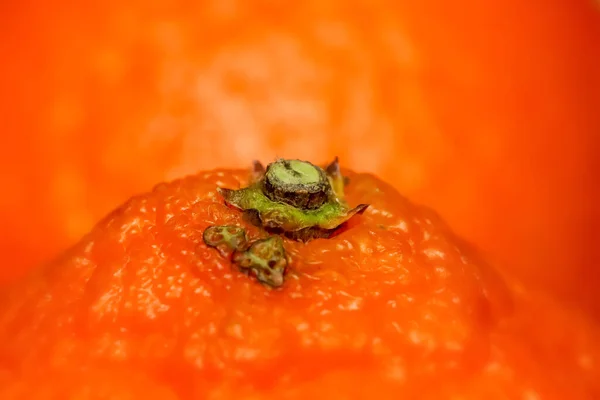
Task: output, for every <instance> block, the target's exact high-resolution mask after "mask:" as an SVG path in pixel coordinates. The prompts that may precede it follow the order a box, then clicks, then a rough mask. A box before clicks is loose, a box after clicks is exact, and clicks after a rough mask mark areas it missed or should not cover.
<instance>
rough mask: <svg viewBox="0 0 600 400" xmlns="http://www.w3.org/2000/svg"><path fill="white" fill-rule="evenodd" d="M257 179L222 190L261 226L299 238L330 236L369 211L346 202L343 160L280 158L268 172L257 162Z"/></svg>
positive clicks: (230, 200) (227, 201)
mask: <svg viewBox="0 0 600 400" xmlns="http://www.w3.org/2000/svg"><path fill="white" fill-rule="evenodd" d="M252 176H253V179H252V182H251V183H250V185H249V186H248V187H245V188H241V189H238V190H234V189H226V188H218V189H217V190H218V192H219V193H220V194H221V195H222V196H223V198H224V199H225V202H226V203H227V204H229V205H231V206H233V207H235V208H238V209H240V210H242V211H244V212H245V213H246V215H247V216H248V217H250V218H251V219H252V220H253V222H254V223H255V224H257V225H260V226H262V227H263V228H265V229H266V230H269V231H271V232H275V233H283V234H285V235H286V236H288V237H291V238H293V239H296V240H301V241H308V240H310V239H313V238H317V237H329V236H331V234H333V232H334V231H335V230H336V229H337V228H339V227H340V226H341V225H342V224H344V223H345V222H347V221H349V220H350V219H351V218H352V217H354V216H355V215H357V214H361V213H362V212H364V211H365V209H366V208H367V207H368V204H360V205H358V206H356V207H354V208H350V207H349V206H348V204H347V203H346V201H345V199H344V186H345V185H346V183H347V180H346V179H345V178H344V177H343V176H342V174H341V172H340V167H339V163H338V159H337V158H336V159H335V160H334V161H333V162H332V163H331V164H329V165H328V166H327V167H326V168H321V167H318V166H316V165H313V164H311V163H310V162H308V161H300V160H285V159H280V160H277V161H275V162H273V163H271V164H269V165H268V166H267V167H266V168H264V167H263V166H262V164H260V163H259V162H255V163H254V168H253V175H252Z"/></svg>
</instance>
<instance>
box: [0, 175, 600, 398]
mask: <svg viewBox="0 0 600 400" xmlns="http://www.w3.org/2000/svg"><path fill="white" fill-rule="evenodd" d="M348 174H349V177H350V185H349V186H348V187H347V189H346V192H347V199H348V201H349V203H351V204H352V205H356V204H359V203H367V204H370V206H369V208H368V209H367V210H366V211H365V212H364V214H362V215H361V216H359V217H356V219H353V220H351V221H350V223H349V225H348V226H347V227H345V228H343V229H342V230H341V231H339V232H338V234H336V235H335V236H334V237H332V238H329V239H316V240H313V241H310V242H308V243H306V244H304V243H300V242H294V241H291V240H287V239H286V240H285V244H284V246H285V247H286V250H287V252H288V253H289V254H290V256H291V263H290V265H289V266H288V271H287V273H286V278H285V282H284V284H283V286H281V287H280V288H277V289H271V288H268V287H266V286H262V285H260V284H259V283H257V282H256V281H255V280H254V279H253V278H252V277H249V276H246V275H244V274H242V273H241V272H239V271H238V270H237V269H235V268H233V267H232V266H231V265H230V264H229V262H228V261H227V260H225V259H224V258H222V257H221V256H220V255H219V253H218V252H217V251H216V250H215V249H212V248H209V247H207V246H206V245H205V244H204V243H203V239H202V235H203V231H204V229H205V228H207V227H208V226H210V225H214V224H217V225H238V226H243V227H246V228H247V229H248V232H249V235H250V236H251V237H256V236H257V235H258V234H259V230H258V229H257V228H254V227H252V226H249V225H247V223H246V222H245V220H244V219H242V218H241V213H240V212H239V211H237V210H234V209H232V208H230V207H227V206H226V205H225V204H224V203H223V200H222V199H221V198H220V197H219V196H218V195H217V193H216V187H217V185H219V186H224V187H230V188H236V187H238V186H239V185H240V184H245V183H246V181H247V175H248V171H247V170H235V171H230V170H214V171H209V172H203V173H199V174H197V175H194V176H190V177H187V178H184V179H181V180H177V181H174V182H172V183H166V184H160V185H158V186H156V187H155V189H154V190H153V191H152V192H151V193H148V194H143V195H140V196H137V197H134V198H132V199H131V200H129V201H128V202H126V203H125V204H124V205H123V206H121V207H120V208H119V209H117V210H115V211H114V212H112V213H111V214H110V215H109V216H107V217H106V218H105V219H104V220H103V221H102V222H100V223H99V224H98V225H96V227H95V228H94V229H93V230H92V231H91V232H90V233H89V234H88V235H86V236H85V237H84V238H83V239H82V240H81V241H80V242H79V243H78V244H76V245H75V246H74V247H73V248H72V249H71V250H69V251H68V252H66V253H65V254H64V255H62V256H61V257H60V258H59V259H57V260H56V261H54V262H53V263H51V264H49V265H46V266H45V267H43V268H41V269H37V270H35V271H33V272H32V274H31V275H30V276H29V277H28V278H27V279H25V280H22V281H20V282H19V283H17V284H15V285H12V286H11V287H10V289H9V290H8V291H6V290H5V291H2V292H1V293H2V301H1V303H0V361H1V362H0V397H1V398H2V399H6V400H11V399H31V400H34V399H67V398H69V399H108V398H110V399H134V398H135V399H137V398H149V399H193V398H206V399H229V398H232V399H233V398H243V399H250V398H252V399H259V398H260V399H270V398H273V399H281V398H289V399H294V398H307V397H308V396H312V397H314V398H317V399H319V398H323V399H326V398H347V399H363V398H364V399H366V398H383V399H396V398H421V399H445V398H448V399H450V398H452V399H456V398H461V399H481V398H485V399H506V398H509V399H513V398H514V399H523V398H525V399H566V398H569V399H593V398H598V396H600V385H599V382H600V380H599V379H598V378H599V376H598V371H599V369H598V362H599V360H600V347H599V345H598V343H597V340H596V339H597V338H598V333H599V332H598V329H597V326H595V325H593V324H592V323H590V322H589V321H588V320H586V317H585V316H583V315H579V314H578V313H576V312H572V311H570V310H568V309H567V308H564V307H563V306H561V305H560V304H558V303H556V302H553V301H551V300H549V299H547V298H545V297H543V296H541V295H538V294H536V293H535V292H534V291H528V290H525V289H524V288H522V287H521V286H519V285H517V284H516V283H515V281H514V280H513V279H512V278H510V277H504V276H502V274H498V273H497V271H495V270H494V268H493V267H491V266H490V265H488V264H486V263H485V262H484V261H483V260H482V258H481V257H480V256H478V254H477V252H476V250H474V249H473V248H472V247H471V246H469V245H468V244H466V243H465V242H464V241H462V240H461V239H459V238H458V237H457V236H456V235H454V234H453V233H452V232H451V231H450V230H449V228H448V227H447V226H446V225H445V224H444V222H443V221H442V220H441V219H440V218H439V217H438V216H437V215H436V214H435V213H434V212H433V211H431V210H430V209H427V208H424V207H420V206H416V205H414V204H412V203H411V202H410V201H408V200H407V199H406V198H405V197H403V196H401V195H400V194H399V193H398V192H397V191H395V190H394V189H393V188H392V187H391V186H389V185H387V184H385V183H383V182H382V181H381V180H379V179H377V178H376V177H374V176H373V175H369V174H354V173H348Z"/></svg>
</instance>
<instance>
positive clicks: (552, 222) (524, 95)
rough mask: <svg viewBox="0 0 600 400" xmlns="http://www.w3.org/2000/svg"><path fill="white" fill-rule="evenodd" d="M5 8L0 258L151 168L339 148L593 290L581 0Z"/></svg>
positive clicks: (49, 249) (27, 246)
mask: <svg viewBox="0 0 600 400" xmlns="http://www.w3.org/2000/svg"><path fill="white" fill-rule="evenodd" d="M2 7H3V8H2V10H4V12H2V13H1V14H0V15H1V16H0V18H2V24H1V25H2V28H1V29H2V30H3V31H2V32H3V33H4V35H3V37H4V38H5V40H3V41H2V43H0V49H1V50H2V54H7V55H8V56H7V57H5V62H3V63H2V64H1V65H0V80H1V85H0V86H2V87H4V88H6V90H5V91H4V92H3V93H4V94H5V96H4V97H3V99H2V100H1V103H2V107H1V108H2V112H3V113H5V114H6V115H5V116H3V121H4V123H5V124H6V126H8V129H7V130H6V131H7V132H10V133H14V135H12V136H11V137H13V136H14V139H11V145H9V146H1V148H0V152H1V155H2V157H0V166H1V167H2V168H0V170H2V171H3V175H2V181H3V185H4V186H3V187H4V188H5V191H6V193H10V196H2V198H1V199H0V202H1V203H0V222H1V223H0V226H2V229H1V230H0V244H1V245H2V246H3V250H4V254H6V256H5V257H6V258H5V261H6V262H5V268H3V269H2V270H1V272H0V279H4V280H9V279H11V278H14V277H15V276H17V275H20V274H22V273H24V272H25V271H26V269H27V268H28V267H30V266H32V265H34V264H37V263H40V262H42V261H44V260H46V259H48V258H49V257H51V256H53V255H55V254H57V253H58V252H59V251H60V250H61V249H63V248H65V247H67V246H69V245H71V244H73V243H75V242H76V241H77V240H79V238H80V237H81V235H83V234H84V233H85V232H86V231H88V230H89V229H90V228H91V226H93V224H94V223H95V222H96V221H97V220H99V219H100V218H101V217H102V216H103V215H104V214H106V213H107V212H108V211H109V210H111V209H112V208H114V207H115V206H116V205H117V204H120V203H121V202H123V201H125V200H126V199H127V198H128V197H130V196H131V195H133V194H135V193H138V192H143V191H146V190H147V189H148V188H149V187H151V185H153V184H154V183H155V182H160V181H163V180H165V179H166V180H170V179H174V178H176V177H179V176H182V175H184V174H187V173H194V172H196V171H198V170H201V169H207V168H213V167H215V166H229V167H240V166H244V165H247V163H248V162H249V161H250V158H255V157H257V158H262V159H266V158H272V157H274V156H276V155H280V156H289V157H304V158H306V157H310V158H311V159H318V160H326V159H329V158H331V157H333V156H334V155H339V156H341V157H342V159H343V160H346V162H348V163H349V165H352V166H354V167H356V168H360V169H361V170H364V171H370V172H373V173H376V174H377V175H378V176H381V177H383V178H385V179H386V180H387V181H389V182H391V183H392V184H393V185H394V186H395V187H396V188H397V189H399V190H401V192H402V193H405V194H406V195H408V196H410V197H411V198H413V199H415V200H416V201H418V202H421V203H425V204H428V205H430V206H432V207H434V208H435V209H437V210H439V212H440V213H441V214H442V215H444V216H445V217H446V218H447V219H448V221H449V222H450V223H451V224H452V226H454V227H455V229H457V230H458V231H459V232H460V233H461V234H463V235H465V236H466V237H468V238H470V239H471V240H473V241H475V242H477V243H479V244H480V245H481V246H482V247H483V248H485V249H486V250H488V251H490V252H491V253H492V254H493V255H494V256H496V257H500V258H502V261H503V262H502V265H503V268H506V269H508V270H510V272H512V273H516V274H518V275H519V276H520V277H521V278H523V279H524V280H525V281H527V282H529V283H532V284H536V285H538V286H540V287H544V288H549V289H552V290H553V291H554V292H556V293H560V294H562V295H564V296H565V297H568V298H571V299H574V300H581V301H585V303H587V304H588V305H589V304H591V303H593V302H594V301H595V300H594V297H595V295H594V293H595V290H594V285H593V284H591V283H590V282H594V279H592V278H593V274H594V268H593V267H592V266H593V265H595V264H594V263H593V262H591V260H589V254H590V248H595V246H594V243H595V242H594V241H593V239H592V238H591V237H590V234H589V233H588V232H593V231H594V230H595V228H591V227H589V226H590V223H589V222H590V221H591V220H592V219H591V218H590V209H592V204H594V202H593V201H592V200H591V199H592V198H593V195H594V192H595V189H593V188H594V187H595V186H596V185H595V183H594V182H595V181H596V180H597V178H598V177H597V175H595V173H590V172H588V171H592V167H593V165H592V163H593V162H594V161H593V160H594V154H593V153H590V149H592V148H594V146H597V145H598V140H597V138H596V137H595V136H596V135H595V132H597V131H598V129H600V125H599V124H598V120H597V109H598V106H599V104H600V103H599V102H598V98H597V93H600V90H599V89H598V78H599V71H600V62H599V57H600V55H599V54H598V52H597V43H598V40H600V39H599V38H600V36H599V33H600V32H599V27H600V24H599V20H600V13H598V11H597V7H596V5H595V3H594V2H593V1H571V0H552V1H548V2H544V3H543V4H541V3H539V2H537V3H534V2H523V1H521V0H507V1H503V2H500V3H498V4H496V5H495V6H494V7H490V6H489V2H488V1H483V0H480V1H475V2H473V1H469V2H466V1H462V2H460V1H459V2H452V3H449V2H447V1H441V0H431V1H426V2H418V3H416V2H414V1H400V2H398V1H393V2H391V1H379V2H369V3H368V4H366V3H364V2H356V1H354V2H348V1H339V0H331V1H304V2H300V3H297V4H294V5H289V4H288V3H277V2H265V1H260V0H259V1H246V2H239V1H231V2H228V3H223V2H222V1H202V2H195V3H190V2H185V1H164V0H162V1H160V0H156V1H143V2H141V1H138V2H128V3H127V4H124V3H122V2H110V1H108V2H107V1H87V2H85V4H80V5H73V4H72V2H69V1H64V0H53V1H51V2H44V1H33V2H28V3H14V4H13V3H10V4H9V3H6V4H5V5H3V6H2ZM595 88H596V89H595ZM242 137H247V138H249V139H251V140H250V141H246V142H242V141H241V140H242V139H240V138H242ZM506 210H510V212H509V213H508V214H509V215H507V212H506ZM594 221H598V219H597V218H596V219H594ZM596 226H597V225H596ZM588 227H589V228H588ZM598 305H600V303H598ZM599 310H600V308H599Z"/></svg>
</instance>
